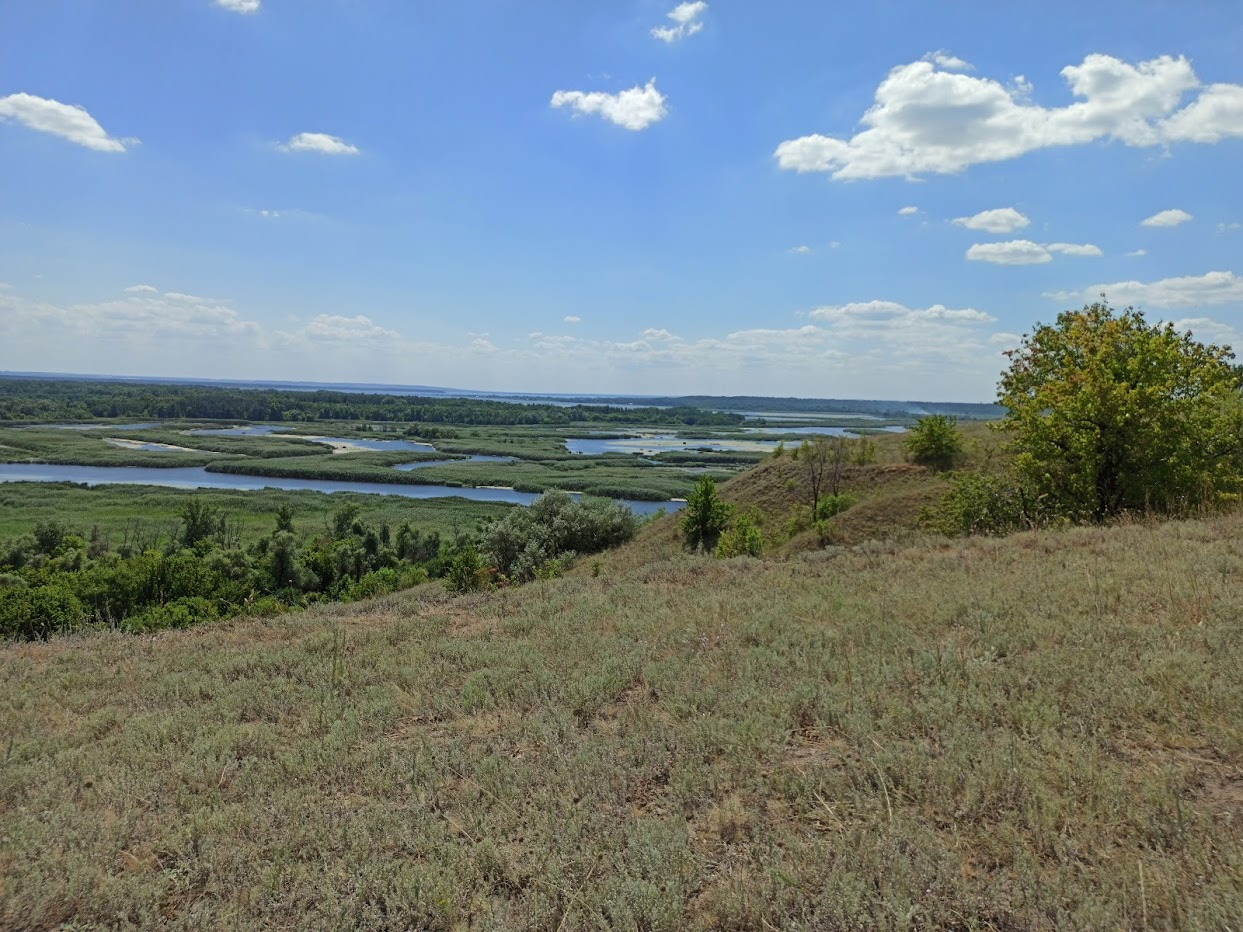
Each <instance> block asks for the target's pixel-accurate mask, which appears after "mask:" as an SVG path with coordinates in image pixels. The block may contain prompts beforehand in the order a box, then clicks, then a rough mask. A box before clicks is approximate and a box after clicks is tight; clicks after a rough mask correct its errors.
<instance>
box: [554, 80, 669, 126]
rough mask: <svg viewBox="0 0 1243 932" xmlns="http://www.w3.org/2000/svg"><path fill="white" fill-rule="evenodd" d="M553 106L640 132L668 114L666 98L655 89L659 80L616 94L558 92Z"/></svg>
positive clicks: (555, 94)
mask: <svg viewBox="0 0 1243 932" xmlns="http://www.w3.org/2000/svg"><path fill="white" fill-rule="evenodd" d="M550 104H551V106H552V107H554V108H556V109H559V108H561V107H569V108H570V109H571V110H572V111H573V112H574V113H575V114H576V115H578V114H595V115H599V116H602V117H604V119H606V120H608V121H609V122H610V123H616V124H617V125H618V126H620V127H623V128H624V129H628V130H633V131H638V130H641V129H647V127H649V126H651V125H652V124H653V123H659V122H660V121H661V120H663V119H664V118H665V115H666V114H667V113H668V112H669V111H668V109H667V108H666V107H665V95H664V94H662V93H661V92H660V91H658V90H656V79H655V78H653V79H652V80H650V81H648V82H647V84H646V85H645V86H643V87H639V86H637V85H636V86H635V87H632V88H630V89H629V90H625V91H620V92H619V93H616V94H606V93H604V92H603V91H557V92H556V93H554V94H553V95H552V100H551V102H550Z"/></svg>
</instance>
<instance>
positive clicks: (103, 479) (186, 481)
mask: <svg viewBox="0 0 1243 932" xmlns="http://www.w3.org/2000/svg"><path fill="white" fill-rule="evenodd" d="M453 462H459V461H457V460H454V461H453ZM408 465H414V464H408ZM0 482H74V483H77V484H80V485H106V484H113V485H159V486H165V487H168V488H174V489H243V490H253V489H285V490H290V491H295V490H299V489H307V490H310V491H314V492H361V493H363V494H367V495H401V496H403V497H405V498H465V499H469V500H471V501H474V502H509V503H511V504H515V505H529V504H531V503H532V502H533V501H535V500H536V499H537V498H539V495H538V494H537V493H535V492H517V491H514V490H513V489H468V488H454V487H450V486H444V485H404V484H402V483H397V482H393V483H388V482H338V481H335V480H330V479H276V478H270V477H267V476H238V475H233V474H231V473H217V472H208V471H207V470H206V469H204V468H203V467H201V466H178V467H173V468H170V469H160V468H155V467H149V466H49V465H42V464H38V463H0ZM570 494H571V495H572V496H573V497H574V498H579V497H580V496H579V494H578V493H577V492H571V493H570ZM617 501H618V502H620V503H621V504H623V505H626V506H628V507H629V508H630V510H631V511H633V512H634V513H635V514H637V515H650V514H654V513H655V512H656V511H657V510H658V509H660V508H664V509H665V510H666V511H670V512H672V511H677V510H678V509H680V508H681V507H682V506H683V505H684V504H685V503H684V502H644V501H637V500H633V499H617Z"/></svg>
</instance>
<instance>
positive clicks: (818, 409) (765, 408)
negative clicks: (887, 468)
mask: <svg viewBox="0 0 1243 932" xmlns="http://www.w3.org/2000/svg"><path fill="white" fill-rule="evenodd" d="M593 400H595V401H596V402H597V403H599V404H625V403H627V402H630V403H633V402H634V399H633V398H631V399H626V398H607V397H602V398H598V399H593ZM643 400H644V401H645V402H647V403H648V404H652V405H657V406H660V407H666V406H671V405H687V406H690V407H692V408H704V409H707V410H709V411H722V410H724V411H728V412H735V411H745V412H757V413H761V414H838V415H850V414H866V415H868V416H869V417H878V418H885V419H893V420H907V421H910V420H913V419H914V418H917V417H923V416H924V415H926V414H948V415H952V416H954V417H958V418H961V419H963V420H985V421H991V420H995V419H997V418H999V417H1001V416H1002V415H1004V414H1005V409H1004V408H1002V407H1000V406H998V405H994V404H977V403H973V402H956V401H877V400H868V399H865V398H856V399H849V398H846V399H842V398H765V397H763V396H760V395H678V396H672V397H667V398H666V397H655V396H651V397H649V396H644V398H643Z"/></svg>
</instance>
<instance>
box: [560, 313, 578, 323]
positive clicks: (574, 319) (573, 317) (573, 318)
mask: <svg viewBox="0 0 1243 932" xmlns="http://www.w3.org/2000/svg"><path fill="white" fill-rule="evenodd" d="M561 320H562V321H564V322H565V323H567V324H581V323H582V322H583V319H582V318H581V317H579V316H578V315H577V314H566V315H565V316H564V317H562V318H561Z"/></svg>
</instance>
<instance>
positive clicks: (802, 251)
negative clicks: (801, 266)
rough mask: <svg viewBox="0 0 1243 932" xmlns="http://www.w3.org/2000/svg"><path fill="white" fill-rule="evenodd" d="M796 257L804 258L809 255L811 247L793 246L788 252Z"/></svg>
mask: <svg viewBox="0 0 1243 932" xmlns="http://www.w3.org/2000/svg"><path fill="white" fill-rule="evenodd" d="M790 252H792V253H794V255H796V256H806V255H810V254H811V247H810V246H807V245H803V246H795V247H794V248H792V249H791V250H790Z"/></svg>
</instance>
